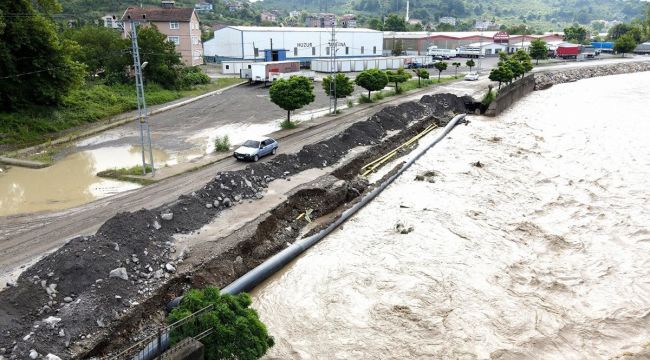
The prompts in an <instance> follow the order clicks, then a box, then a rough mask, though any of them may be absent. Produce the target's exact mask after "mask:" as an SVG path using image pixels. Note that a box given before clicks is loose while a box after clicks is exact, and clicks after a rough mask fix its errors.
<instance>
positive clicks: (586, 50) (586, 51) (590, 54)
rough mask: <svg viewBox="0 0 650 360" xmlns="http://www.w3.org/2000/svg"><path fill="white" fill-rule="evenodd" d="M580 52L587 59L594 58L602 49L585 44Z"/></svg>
mask: <svg viewBox="0 0 650 360" xmlns="http://www.w3.org/2000/svg"><path fill="white" fill-rule="evenodd" d="M580 53H581V54H582V55H584V56H585V57H586V58H587V59H593V58H595V57H596V56H598V55H599V54H600V51H599V50H598V49H596V48H595V47H593V46H591V45H584V46H582V49H581V51H580Z"/></svg>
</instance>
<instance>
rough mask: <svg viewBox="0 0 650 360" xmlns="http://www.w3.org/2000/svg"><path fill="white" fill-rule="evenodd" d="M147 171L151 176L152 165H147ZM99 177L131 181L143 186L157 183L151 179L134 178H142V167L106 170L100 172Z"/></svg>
mask: <svg viewBox="0 0 650 360" xmlns="http://www.w3.org/2000/svg"><path fill="white" fill-rule="evenodd" d="M145 169H146V172H147V174H151V165H147V166H146V167H145ZM97 176H99V177H103V178H109V179H116V180H121V181H130V182H134V183H137V184H141V185H149V184H153V183H154V182H155V181H154V180H151V179H143V178H136V177H134V176H142V165H136V166H132V167H129V168H119V169H110V170H104V171H100V172H98V173H97Z"/></svg>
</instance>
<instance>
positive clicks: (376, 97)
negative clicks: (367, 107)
mask: <svg viewBox="0 0 650 360" xmlns="http://www.w3.org/2000/svg"><path fill="white" fill-rule="evenodd" d="M385 97H386V96H385V95H384V93H382V92H381V91H379V92H376V93H374V94H373V95H372V101H377V100H381V99H383V98H385Z"/></svg>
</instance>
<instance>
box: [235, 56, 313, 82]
mask: <svg viewBox="0 0 650 360" xmlns="http://www.w3.org/2000/svg"><path fill="white" fill-rule="evenodd" d="M299 71H300V61H268V62H258V63H252V64H251V68H250V75H248V74H249V73H248V72H247V71H244V70H242V71H241V72H240V77H241V78H244V79H250V80H251V81H253V82H257V81H261V82H265V83H266V82H268V81H273V79H272V78H271V76H270V75H271V74H283V73H297V72H299ZM249 76H250V77H249Z"/></svg>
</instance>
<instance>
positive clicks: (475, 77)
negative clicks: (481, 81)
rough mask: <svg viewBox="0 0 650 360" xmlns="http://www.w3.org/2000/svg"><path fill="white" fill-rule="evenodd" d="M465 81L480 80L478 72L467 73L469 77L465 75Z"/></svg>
mask: <svg viewBox="0 0 650 360" xmlns="http://www.w3.org/2000/svg"><path fill="white" fill-rule="evenodd" d="M465 80H469V81H476V80H478V73H477V72H471V73H467V75H465Z"/></svg>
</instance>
